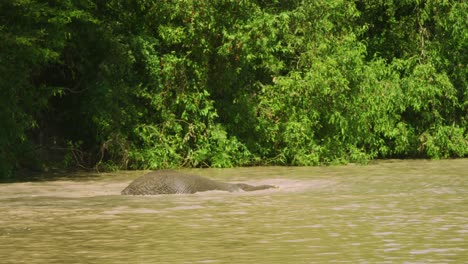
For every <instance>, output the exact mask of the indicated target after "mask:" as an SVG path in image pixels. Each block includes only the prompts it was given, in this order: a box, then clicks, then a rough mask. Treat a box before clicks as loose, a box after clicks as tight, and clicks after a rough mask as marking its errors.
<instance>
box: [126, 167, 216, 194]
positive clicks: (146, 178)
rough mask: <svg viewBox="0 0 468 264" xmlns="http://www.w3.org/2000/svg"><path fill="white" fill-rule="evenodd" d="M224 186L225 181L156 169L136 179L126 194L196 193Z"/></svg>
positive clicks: (128, 187)
mask: <svg viewBox="0 0 468 264" xmlns="http://www.w3.org/2000/svg"><path fill="white" fill-rule="evenodd" d="M220 188H224V183H220V182H216V181H213V180H210V179H207V178H203V177H200V176H197V175H191V174H185V173H180V172H176V171H155V172H150V173H148V174H146V175H143V176H141V177H139V178H137V179H135V180H134V181H133V182H132V183H130V185H128V186H127V188H125V189H124V190H123V191H122V194H124V195H155V194H177V193H195V192H203V191H209V190H217V189H220Z"/></svg>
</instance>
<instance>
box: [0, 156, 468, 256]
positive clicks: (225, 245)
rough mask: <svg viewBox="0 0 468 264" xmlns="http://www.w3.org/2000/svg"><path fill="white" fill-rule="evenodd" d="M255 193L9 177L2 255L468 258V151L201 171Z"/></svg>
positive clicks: (3, 195)
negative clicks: (127, 190) (145, 191)
mask: <svg viewBox="0 0 468 264" xmlns="http://www.w3.org/2000/svg"><path fill="white" fill-rule="evenodd" d="M191 172H195V173H197V174H201V175H205V176H208V177H210V178H217V179H221V180H226V181H244V182H247V183H253V184H257V183H269V184H275V185H278V186H279V187H280V188H279V189H276V190H264V191H258V192H252V193H225V192H206V193H197V194H193V195H161V196H140V197H137V196H120V195H119V192H120V191H121V190H122V189H123V188H124V187H125V186H126V185H127V184H128V183H129V182H130V181H131V180H132V179H134V178H135V177H137V176H139V175H141V174H142V172H124V173H119V174H102V175H92V174H88V175H84V176H85V178H80V177H79V175H74V177H73V178H68V179H67V178H60V179H55V180H53V181H39V182H33V183H30V182H26V183H5V184H0V210H1V214H0V257H1V263H19V262H23V263H252V262H255V263H329V262H334V263H335V262H336V263H463V262H464V261H466V260H467V259H468V241H467V239H468V210H467V209H468V208H467V205H468V196H467V192H468V180H467V175H468V160H466V159H461V160H444V161H381V162H378V163H376V164H372V165H368V166H355V165H348V166H337V167H312V168H310V167H309V168H303V167H299V168H298V167H255V168H237V169H203V170H202V169H200V170H191Z"/></svg>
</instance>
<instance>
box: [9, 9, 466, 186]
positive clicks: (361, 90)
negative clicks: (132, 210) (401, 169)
mask: <svg viewBox="0 0 468 264" xmlns="http://www.w3.org/2000/svg"><path fill="white" fill-rule="evenodd" d="M467 23H468V2H467V1H462V0H442V1H441V0H437V1H435V0H425V1H423V0H404V1H394V0H390V1H388V0H385V1H384V0H355V1H344V0H330V1H317V0H311V1H299V0H291V1H278V0H270V1H264V0H258V1H254V0H252V1H249V0H247V1H244V0H220V1H193V0H180V1H151V0H139V1H137V0H110V1H96V0H60V1H59V0H9V1H2V2H1V3H0V39H1V41H0V177H1V176H3V177H8V176H11V175H13V173H14V172H15V171H17V170H20V169H33V170H46V169H48V168H52V167H75V166H81V167H86V168H91V167H96V168H98V169H126V168H130V169H157V168H171V167H232V166H242V165H258V164H275V165H316V164H323V163H327V164H328V163H344V162H365V161H368V160H371V159H374V158H395V157H397V158H449V157H466V156H468V83H467V76H468V72H467V67H466V66H467V65H466V64H467V56H468V48H467V45H468V25H467Z"/></svg>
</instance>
